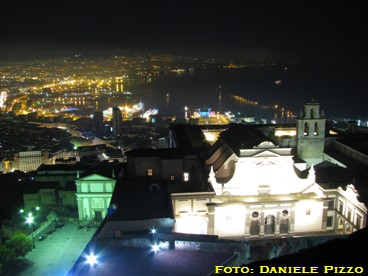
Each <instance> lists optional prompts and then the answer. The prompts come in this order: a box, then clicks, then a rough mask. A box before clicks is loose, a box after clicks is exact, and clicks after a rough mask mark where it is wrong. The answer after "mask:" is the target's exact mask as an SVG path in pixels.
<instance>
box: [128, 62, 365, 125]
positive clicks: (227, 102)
mask: <svg viewBox="0 0 368 276" xmlns="http://www.w3.org/2000/svg"><path fill="white" fill-rule="evenodd" d="M367 73H368V71H367V67H366V66H365V65H353V64H349V63H335V64H331V63H329V64H318V63H315V64H279V65H269V66H263V67H247V68H243V69H223V68H216V69H207V70H195V71H194V73H192V74H189V73H184V74H182V75H180V76H178V77H171V78H168V79H163V80H159V81H156V82H153V83H150V84H145V85H141V86H139V87H135V88H132V89H133V92H134V93H136V94H137V95H139V97H140V98H141V100H142V101H143V102H144V103H145V105H146V108H150V107H156V108H158V109H159V113H160V114H175V115H176V116H177V117H179V118H180V117H183V116H184V106H188V107H210V108H212V110H216V111H217V110H219V109H221V111H227V110H231V111H233V112H234V113H235V112H240V113H241V114H242V115H244V116H256V117H272V116H273V113H275V112H274V111H270V110H267V109H265V108H254V107H253V106H251V105H245V104H240V103H239V102H237V101H235V100H234V99H233V98H232V97H231V95H238V96H241V97H243V98H246V99H248V100H251V101H256V102H258V105H262V106H271V107H274V106H275V105H278V108H279V109H280V108H281V107H282V108H284V110H285V111H292V112H294V114H298V112H299V111H300V110H302V109H303V106H304V104H305V103H306V102H308V101H310V100H311V99H314V100H315V101H316V102H319V103H320V104H321V109H323V110H324V111H325V114H326V117H343V118H351V119H358V118H360V119H363V120H367V118H368V111H367V108H366V106H367V100H368V93H367V92H368V74H367ZM278 80H280V81H281V82H279V84H277V83H275V81H278ZM220 86H221V99H222V100H221V102H219V93H220V92H219V91H220V88H219V87H220ZM167 95H170V96H169V98H168V97H167ZM278 118H280V117H278Z"/></svg>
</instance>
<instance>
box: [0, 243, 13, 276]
mask: <svg viewBox="0 0 368 276" xmlns="http://www.w3.org/2000/svg"><path fill="white" fill-rule="evenodd" d="M15 258H16V257H15V254H14V252H13V251H12V250H10V249H9V248H8V247H6V246H5V245H0V274H1V273H2V271H3V269H6V267H7V266H8V265H9V264H10V263H12V262H13V261H14V260H15Z"/></svg>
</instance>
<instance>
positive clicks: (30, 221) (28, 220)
mask: <svg viewBox="0 0 368 276" xmlns="http://www.w3.org/2000/svg"><path fill="white" fill-rule="evenodd" d="M33 221H34V217H33V216H32V213H29V214H28V217H27V218H26V223H27V224H28V226H31V227H32V247H33V248H35V243H34V235H33Z"/></svg>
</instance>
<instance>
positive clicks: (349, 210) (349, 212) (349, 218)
mask: <svg viewBox="0 0 368 276" xmlns="http://www.w3.org/2000/svg"><path fill="white" fill-rule="evenodd" d="M347 217H348V220H351V209H350V208H348V215H347Z"/></svg>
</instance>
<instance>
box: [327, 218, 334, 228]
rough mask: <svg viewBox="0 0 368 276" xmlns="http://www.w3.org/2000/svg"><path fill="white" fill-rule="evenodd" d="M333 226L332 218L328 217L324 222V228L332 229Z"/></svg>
mask: <svg viewBox="0 0 368 276" xmlns="http://www.w3.org/2000/svg"><path fill="white" fill-rule="evenodd" d="M332 226H333V216H328V217H327V221H326V227H332Z"/></svg>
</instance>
